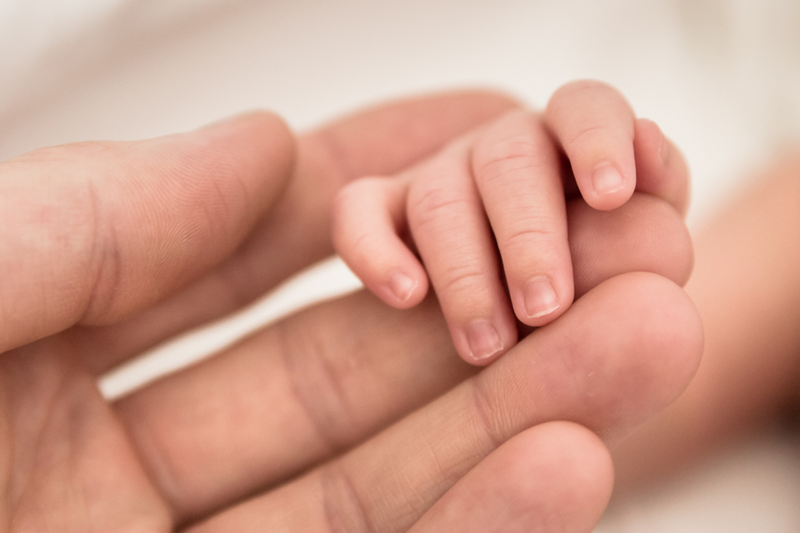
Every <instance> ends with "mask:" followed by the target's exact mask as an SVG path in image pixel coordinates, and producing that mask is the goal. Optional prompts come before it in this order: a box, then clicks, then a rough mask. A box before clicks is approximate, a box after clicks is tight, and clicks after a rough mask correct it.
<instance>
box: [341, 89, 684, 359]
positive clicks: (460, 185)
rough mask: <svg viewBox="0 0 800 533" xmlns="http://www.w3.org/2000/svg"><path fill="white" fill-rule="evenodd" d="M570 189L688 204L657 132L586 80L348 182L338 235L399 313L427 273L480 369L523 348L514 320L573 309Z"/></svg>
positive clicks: (536, 319)
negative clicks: (541, 104)
mask: <svg viewBox="0 0 800 533" xmlns="http://www.w3.org/2000/svg"><path fill="white" fill-rule="evenodd" d="M566 161H568V162H569V165H567V164H566ZM575 185H577V189H578V190H579V192H580V195H581V196H582V197H583V199H584V200H585V201H586V203H588V204H589V205H590V206H592V207H594V208H595V209H600V210H610V209H614V208H617V207H619V206H621V205H623V204H624V203H625V202H626V201H627V200H628V199H629V198H630V197H631V195H632V194H633V192H634V190H639V191H642V192H648V193H651V194H656V195H658V196H660V197H662V198H664V199H666V200H667V201H669V202H670V203H672V204H673V205H674V206H675V207H676V209H678V210H680V211H681V212H682V213H683V212H685V210H686V205H687V200H688V193H687V190H688V173H687V170H686V165H685V163H684V161H683V158H682V156H681V155H680V153H679V152H678V151H677V150H676V149H675V148H674V147H673V146H672V145H671V143H670V142H669V141H668V140H667V139H666V138H664V136H663V135H662V133H661V131H660V129H659V128H658V126H656V125H655V123H653V122H651V121H649V120H645V119H636V117H635V115H634V114H633V111H632V109H631V108H630V106H629V104H628V103H627V101H626V100H625V98H624V97H623V96H622V95H621V94H619V93H618V92H617V91H616V90H614V89H612V88H611V87H609V86H607V85H605V84H602V83H598V82H591V81H579V82H573V83H570V84H567V85H565V86H563V87H561V88H560V89H559V90H558V91H556V93H555V94H554V95H553V97H552V98H551V100H550V102H549V103H548V105H547V108H546V110H545V112H544V113H543V114H541V115H539V114H535V113H532V112H529V111H525V110H522V109H519V110H515V111H511V112H509V113H507V114H506V115H503V116H502V117H500V118H498V119H497V120H495V121H493V122H491V123H490V124H488V125H485V126H483V127H481V128H479V129H478V130H476V131H473V132H471V133H469V134H467V135H465V136H463V137H461V138H459V139H456V140H455V141H453V142H451V143H450V144H449V145H448V146H446V147H445V148H444V149H443V150H442V151H441V152H439V153H438V154H436V155H434V156H433V157H431V158H430V159H428V160H427V161H425V162H424V163H422V164H421V165H419V166H417V167H414V168H412V169H410V170H408V171H406V172H404V173H402V174H401V175H399V176H396V177H393V178H386V177H370V178H363V179H360V180H357V181H355V182H353V183H351V184H349V185H348V186H347V187H345V188H344V189H343V190H342V191H341V192H340V193H339V196H338V197H337V199H336V202H335V207H334V220H333V222H334V230H333V241H334V245H335V247H336V249H337V251H338V253H339V254H340V255H341V256H342V258H343V259H344V260H345V261H346V262H347V263H348V265H349V266H350V267H351V268H352V270H353V271H354V272H355V273H356V275H358V276H359V277H360V278H361V280H362V281H363V282H364V284H365V285H366V286H367V288H369V290H371V291H372V292H373V293H374V294H376V295H377V296H378V297H379V298H381V299H382V300H383V301H384V302H386V303H387V304H389V305H391V306H393V307H396V308H400V309H404V308H408V307H412V306H414V305H416V304H418V303H419V302H420V301H421V300H422V299H423V298H424V297H425V294H426V293H427V290H428V280H429V279H430V283H432V284H433V287H434V289H435V291H436V295H437V297H438V298H439V301H440V304H441V307H442V312H443V313H444V316H445V319H446V321H447V324H448V327H449V329H450V333H451V336H452V338H453V342H454V344H455V347H456V349H457V351H458V353H459V354H460V355H461V356H462V357H463V358H464V359H465V360H466V361H467V362H470V363H472V364H476V365H485V364H488V363H490V362H491V361H493V360H494V359H496V358H497V357H498V356H500V355H501V354H502V353H503V352H505V351H506V350H508V349H509V348H511V347H512V346H513V345H514V344H516V342H517V335H518V333H517V327H516V322H515V316H516V318H517V319H518V320H519V321H520V322H522V323H524V324H527V325H528V326H542V325H545V324H547V323H549V322H551V321H552V320H554V319H556V318H557V317H558V316H560V315H561V314H562V313H564V311H566V310H567V308H568V307H569V306H570V305H571V303H572V300H573V297H574V286H573V277H572V261H571V257H570V248H569V242H568V235H567V216H566V208H565V202H566V199H568V198H569V196H570V194H571V193H574V192H575ZM413 249H416V251H417V252H418V254H419V258H421V261H422V263H424V265H425V268H424V269H423V266H422V263H420V259H418V258H417V256H416V255H415V254H414V252H413V251H412V250H413ZM501 268H502V274H501ZM426 272H427V274H426Z"/></svg>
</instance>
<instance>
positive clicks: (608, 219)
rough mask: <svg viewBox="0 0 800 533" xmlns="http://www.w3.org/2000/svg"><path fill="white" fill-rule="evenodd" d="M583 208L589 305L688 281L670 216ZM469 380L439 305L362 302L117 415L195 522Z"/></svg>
mask: <svg viewBox="0 0 800 533" xmlns="http://www.w3.org/2000/svg"><path fill="white" fill-rule="evenodd" d="M578 202H579V203H580V204H583V206H582V207H579V206H576V207H574V208H573V209H574V212H575V213H576V215H577V216H578V217H580V222H581V224H576V225H575V226H574V228H572V229H571V234H572V237H573V239H572V242H573V243H575V248H574V249H573V251H572V256H573V258H574V260H575V262H576V268H575V272H576V275H578V276H585V277H586V278H587V279H586V280H585V281H584V280H578V282H577V283H576V288H577V290H578V291H579V295H580V294H582V293H583V292H585V291H587V290H589V288H591V287H593V286H595V285H596V284H598V283H600V282H601V281H603V280H604V279H608V278H602V277H601V276H603V275H604V276H607V277H612V276H616V275H617V274H621V273H623V272H628V271H629V269H633V270H642V271H650V272H656V273H660V274H663V275H667V276H673V279H674V280H675V281H676V282H682V281H685V277H686V273H687V272H688V270H689V267H690V264H691V261H690V260H691V256H690V253H689V251H690V250H691V243H690V240H689V237H688V232H687V231H686V228H685V226H684V225H683V224H682V222H681V220H680V217H679V216H678V214H677V213H676V212H675V210H674V209H672V208H670V207H669V206H668V205H666V204H664V203H663V202H661V201H659V200H657V199H655V198H653V197H650V196H647V195H636V196H634V197H633V198H632V199H631V201H630V202H628V203H627V204H626V205H625V206H623V207H622V208H620V209H618V210H615V211H612V212H607V213H606V212H599V211H596V210H594V209H592V208H590V207H588V206H586V205H585V204H584V203H583V202H582V201H578ZM593 217H594V218H593ZM615 220H616V221H615ZM595 224H596V225H597V228H596V229H595V228H594V226H595ZM663 247H666V248H667V249H668V250H671V251H672V252H673V253H674V254H675V257H673V258H665V257H664V256H663V255H662V253H663V252H662V251H661V249H662V248H663ZM626 250H627V252H625V253H623V252H624V251H626ZM669 263H678V265H669ZM665 265H669V266H665ZM594 271H596V272H598V275H593V276H592V277H589V276H587V274H586V273H587V272H594ZM590 284H591V285H590ZM634 301H636V299H634ZM581 335H582V334H578V333H576V334H575V335H573V336H572V337H571V338H574V339H578V338H580V337H581ZM473 372H474V368H471V367H469V366H467V365H466V364H464V363H463V362H462V361H461V360H460V359H459V358H458V357H456V355H455V353H454V351H453V347H452V343H451V341H450V338H449V336H448V334H447V331H446V329H445V326H444V323H443V318H442V316H441V313H440V311H439V308H438V306H437V305H436V303H435V302H432V301H427V302H423V303H422V304H421V305H419V306H417V307H416V308H414V309H413V310H408V311H403V312H400V311H396V310H391V309H389V308H386V307H385V306H384V305H382V304H381V303H380V302H378V301H377V300H375V299H374V298H371V297H370V295H369V294H366V293H360V294H356V295H353V296H350V297H348V298H345V299H342V300H338V301H336V302H329V303H326V304H324V305H321V306H317V307H314V308H311V309H308V310H306V311H304V312H302V313H299V314H297V315H294V316H292V317H290V318H288V319H286V320H284V321H282V322H280V323H278V324H275V325H274V326H272V327H270V328H268V329H266V330H264V331H262V332H259V333H258V334H257V335H255V336H253V337H251V338H249V339H247V340H245V341H244V342H242V343H240V344H239V345H237V346H236V347H234V348H233V349H231V350H230V351H228V352H227V353H224V354H221V355H219V356H217V357H214V358H212V359H209V360H207V361H204V362H203V363H201V364H199V365H196V366H194V367H192V368H190V369H187V370H185V371H183V372H180V373H178V374H174V375H172V376H169V377H167V378H165V379H163V380H161V381H159V382H156V383H154V384H152V385H150V386H149V387H147V388H145V389H143V390H141V391H138V392H136V393H134V394H133V395H131V396H129V397H127V398H124V399H122V400H121V401H119V402H118V403H117V410H118V413H119V416H120V417H121V419H122V420H123V421H124V422H125V424H126V425H127V427H128V431H129V432H130V434H131V435H132V437H133V439H134V440H135V441H136V442H137V445H138V448H139V453H140V454H141V456H142V458H143V460H144V461H145V462H146V463H147V464H148V465H149V467H148V468H149V470H150V472H151V474H152V476H153V478H154V479H155V480H157V483H158V485H159V486H160V487H161V488H162V491H163V493H164V494H165V495H166V497H167V499H168V500H169V501H170V502H171V504H172V506H173V509H175V515H176V516H178V517H182V518H184V519H185V518H190V517H197V516H202V515H204V514H207V513H209V512H211V511H212V510H214V509H217V508H219V507H221V506H223V505H225V504H227V503H230V502H231V501H235V500H239V499H241V498H243V497H245V496H246V495H248V494H251V493H252V492H253V491H255V490H257V489H258V488H260V487H264V486H269V485H272V484H275V483H279V482H280V481H282V480H285V479H287V478H288V477H290V476H292V475H294V474H295V473H296V472H298V471H301V470H304V469H305V468H307V467H308V465H311V464H316V463H318V462H320V461H323V460H325V459H328V458H330V457H331V456H333V455H335V454H337V453H339V452H340V451H341V450H346V449H348V448H350V447H351V446H353V445H354V444H355V443H357V442H359V441H361V440H363V439H364V438H366V437H368V436H369V435H371V434H373V433H375V432H376V431H378V430H379V429H381V428H383V427H385V426H386V425H388V424H390V423H391V422H393V421H395V420H397V419H399V418H400V417H402V416H404V415H405V414H407V413H409V412H411V411H413V410H414V409H416V408H419V407H420V406H422V405H424V404H425V403H427V402H429V401H431V400H432V399H433V398H436V397H437V396H440V395H441V394H442V393H444V392H445V391H446V390H448V389H450V388H451V387H452V386H454V385H455V384H456V383H458V382H460V381H462V380H463V379H465V378H466V377H468V376H469V375H471V374H472V373H473ZM198 464H202V465H204V466H203V468H198V467H197V465H198Z"/></svg>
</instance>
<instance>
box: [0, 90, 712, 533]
mask: <svg viewBox="0 0 800 533" xmlns="http://www.w3.org/2000/svg"><path fill="white" fill-rule="evenodd" d="M513 107H514V104H513V103H512V102H510V101H509V100H507V99H505V98H503V97H501V96H497V95H491V94H485V93H461V94H450V95H441V96H436V97H428V98H422V99H417V100H411V101H405V102H399V103H396V104H392V105H385V106H382V107H379V108H375V109H372V110H370V111H366V112H364V113H361V114H359V115H355V116H352V117H348V118H346V119H343V120H341V121H338V122H336V123H334V124H331V125H328V126H325V127H322V128H320V129H318V130H315V131H313V132H311V133H309V134H307V135H303V136H301V137H299V138H298V139H294V138H293V137H292V136H291V134H290V133H289V132H288V131H287V130H286V128H285V126H284V125H283V124H282V123H281V122H280V121H279V120H278V119H276V118H275V117H274V116H271V115H269V114H265V113H257V114H252V115H248V116H244V117H239V118H236V119H233V120H231V121H228V122H225V123H222V124H218V125H216V126H212V127H209V128H206V129H203V130H199V131H197V132H190V133H187V134H181V135H174V136H169V137H164V138H160V139H154V140H149V141H141V142H133V143H88V144H81V145H67V146H62V147H57V148H51V149H45V150H40V151H36V152H33V153H31V154H28V155H26V156H23V157H21V158H17V159H15V160H11V161H8V162H5V163H2V164H0V176H1V177H2V179H0V205H1V207H0V219H1V220H2V223H0V233H2V236H1V238H0V295H2V296H0V298H2V300H0V304H1V305H0V323H2V324H3V327H2V329H0V352H3V353H2V356H0V382H1V383H0V384H1V385H2V386H0V391H2V393H1V394H0V466H1V467H2V468H0V486H2V489H3V492H4V494H5V497H4V498H3V503H2V504H0V526H2V528H3V530H4V531H58V532H59V533H62V532H72V531H75V532H91V531H97V532H106V531H115V532H144V531H147V532H168V531H179V530H181V531H183V530H186V531H194V532H217V531H219V532H229V531H239V532H249V531H254V532H255V531H258V532H263V531H278V532H280V531H310V532H316V531H319V532H329V531H348V532H360V531H365V532H366V531H369V532H380V533H388V532H399V531H415V532H417V533H420V532H422V533H424V532H436V531H464V532H468V533H469V532H471V531H484V532H485V531H530V530H531V529H537V528H538V529H537V530H540V531H554V532H555V531H558V532H561V531H574V532H589V531H591V530H592V528H593V527H594V525H595V523H596V521H597V520H598V518H599V516H600V514H601V513H602V511H603V509H604V507H605V504H606V501H607V499H608V497H609V494H610V490H611V485H612V481H613V474H612V468H611V463H610V458H609V457H610V456H609V452H608V448H607V446H608V444H609V443H613V442H616V441H619V440H620V439H621V438H623V436H624V435H626V434H628V433H629V432H630V431H631V430H632V429H633V428H634V427H635V426H637V425H638V424H640V423H641V422H642V421H644V420H646V419H648V418H650V417H652V416H653V415H654V414H655V413H657V412H658V411H659V410H661V409H663V408H664V407H665V406H666V405H668V404H669V403H670V402H671V401H673V399H674V398H675V397H677V396H678V395H679V394H680V392H681V391H682V390H683V389H684V388H685V386H686V385H687V383H688V381H689V379H690V378H691V376H692V374H693V373H694V370H695V368H696V366H697V362H698V357H699V353H700V349H701V341H702V331H701V327H700V324H699V320H698V317H697V315H696V313H695V311H694V308H693V306H692V304H691V302H690V301H689V300H688V298H687V297H686V296H685V294H684V293H683V291H682V290H681V289H680V288H679V285H680V284H682V283H684V282H685V280H686V278H687V277H688V273H689V270H690V268H691V245H690V242H689V239H688V235H687V233H686V229H685V227H684V226H683V223H682V221H681V219H680V216H679V215H678V214H677V212H676V211H675V210H674V209H673V208H672V207H671V206H670V205H668V204H667V203H665V202H663V201H661V200H659V199H657V198H653V197H648V196H640V195H634V197H633V198H632V199H631V200H629V201H628V202H627V203H626V204H625V206H623V207H622V208H620V209H617V210H615V211H613V212H608V213H606V212H600V211H597V210H594V209H591V208H589V207H588V206H586V204H585V203H583V202H582V201H580V200H576V201H572V202H570V203H569V205H568V207H567V212H568V215H567V220H568V223H569V225H570V226H569V231H570V246H571V250H570V253H571V256H572V260H573V263H574V272H575V293H576V295H577V296H578V297H579V299H578V300H577V301H576V302H575V304H574V305H572V307H571V308H570V309H569V310H568V311H566V312H565V313H564V314H563V315H562V317H561V319H560V320H558V321H556V322H554V323H553V324H550V325H548V326H546V327H542V328H539V329H538V330H537V331H536V332H534V333H533V334H531V335H530V336H528V337H527V338H526V339H524V340H523V341H521V342H520V343H519V344H518V345H516V346H515V347H514V348H512V349H511V350H509V352H508V353H507V354H506V356H505V357H503V359H502V360H501V361H498V362H497V364H495V365H492V366H491V367H490V368H488V369H486V370H483V371H480V372H479V371H478V370H477V369H475V368H474V367H471V366H469V365H466V364H464V363H463V362H461V361H460V359H459V358H458V357H457V356H456V355H455V352H454V351H453V349H452V347H451V343H450V340H449V336H448V333H447V330H446V328H445V325H444V321H443V318H442V316H441V314H440V312H439V310H438V306H437V304H436V302H435V301H434V300H433V299H432V298H429V299H427V300H426V301H425V302H423V303H421V304H420V305H418V306H417V307H416V308H415V309H413V310H409V311H402V312H401V311H396V310H392V309H390V308H388V307H387V306H385V305H383V304H382V303H381V302H379V301H378V300H376V299H375V298H373V297H372V296H371V295H369V294H366V293H360V294H357V295H353V296H350V297H348V298H345V299H342V300H339V301H335V302H329V303H326V304H323V305H320V306H317V307H315V308H312V309H309V310H307V311H305V312H303V313H300V314H298V315H296V316H294V317H290V318H288V319H286V320H284V321H282V322H281V323H279V324H276V325H274V326H272V327H270V328H267V329H265V330H264V331H262V332H260V333H258V334H257V335H254V336H253V337H251V338H249V339H247V340H246V341H244V342H242V343H241V344H239V345H237V346H235V347H233V348H231V349H229V350H227V351H226V352H224V353H222V354H219V355H218V356H217V357H215V358H213V359H211V360H208V361H206V362H204V363H202V364H199V365H197V366H195V367H193V368H191V369H188V370H185V371H183V372H180V373H178V374H175V375H172V376H170V377H167V378H165V379H162V380H161V381H159V382H157V383H155V384H153V385H151V386H149V387H147V388H145V389H143V390H140V391H137V392H135V393H134V394H132V395H130V396H128V397H126V398H124V399H122V400H120V401H117V402H114V403H108V402H106V401H104V400H103V399H102V397H101V396H100V395H99V393H98V391H97V389H96V387H95V378H96V376H97V375H98V374H100V373H102V372H103V371H105V370H107V369H108V368H111V367H113V366H114V365H116V364H118V363H119V362H121V361H125V360H126V359H128V358H130V357H132V356H134V355H135V354H137V353H139V352H141V351H142V350H143V349H146V348H148V347H150V346H153V345H154V344H156V343H158V342H160V341H162V340H163V339H165V338H168V337H170V336H172V335H175V334H177V333H180V332H182V331H185V330H186V329H188V328H191V327H192V326H194V325H197V324H199V323H202V322H204V321H207V320H209V319H213V318H215V317H218V316H222V315H224V314H226V313H229V312H230V311H231V310H233V309H236V308H237V307H239V306H240V305H242V304H243V303H246V302H248V301H250V300H252V299H253V298H255V297H257V296H258V295H260V294H261V293H263V291H264V290H266V289H268V288H269V287H272V286H274V285H275V284H276V283H278V282H279V281H280V280H282V279H284V278H285V277H287V276H289V275H291V274H292V273H294V272H296V271H297V270H298V269H299V268H301V267H302V266H304V265H307V264H309V263H310V262H312V261H314V260H316V259H319V258H321V257H324V256H326V255H329V254H330V253H331V252H332V250H333V248H332V244H331V242H330V239H329V235H330V222H329V220H330V210H331V199H332V198H333V196H335V193H336V191H338V190H339V189H340V188H341V187H342V186H343V185H344V184H345V183H347V182H348V181H350V180H352V179H354V178H356V177H357V176H361V175H366V174H384V175H391V174H394V173H397V172H399V171H401V170H402V169H404V168H408V167H410V166H413V165H415V164H419V163H420V162H421V161H422V160H424V159H425V158H426V157H427V156H429V155H430V154H432V153H435V152H436V151H438V150H439V149H441V147H442V146H443V145H444V144H445V143H447V142H448V141H450V140H451V139H453V138H457V137H458V136H459V135H461V134H464V133H466V132H469V131H470V130H472V129H474V128H475V127H476V126H478V125H480V124H482V123H484V122H486V121H488V120H491V119H493V118H494V117H497V116H499V115H500V114H503V113H505V112H506V111H508V110H509V109H511V108H513ZM665 243H666V244H668V246H666V248H667V249H668V250H669V251H670V253H669V254H667V255H666V256H665V254H664V252H663V250H664V248H665ZM587 399H591V400H590V401H587Z"/></svg>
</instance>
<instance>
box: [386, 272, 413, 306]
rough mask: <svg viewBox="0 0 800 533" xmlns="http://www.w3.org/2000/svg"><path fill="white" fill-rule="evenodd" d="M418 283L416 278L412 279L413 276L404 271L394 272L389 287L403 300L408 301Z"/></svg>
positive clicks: (390, 277)
mask: <svg viewBox="0 0 800 533" xmlns="http://www.w3.org/2000/svg"><path fill="white" fill-rule="evenodd" d="M417 285H419V283H418V282H417V281H416V280H413V279H411V277H409V276H407V275H405V274H403V273H402V272H393V273H392V275H391V276H389V289H391V291H392V293H393V294H394V295H395V297H396V298H397V299H398V300H400V301H401V302H406V301H408V299H409V298H411V294H412V293H413V292H414V289H416V288H417Z"/></svg>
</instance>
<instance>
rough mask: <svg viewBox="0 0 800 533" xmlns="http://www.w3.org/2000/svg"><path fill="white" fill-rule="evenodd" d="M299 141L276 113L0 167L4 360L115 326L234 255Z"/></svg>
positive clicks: (51, 151) (79, 147) (65, 150)
mask: <svg viewBox="0 0 800 533" xmlns="http://www.w3.org/2000/svg"><path fill="white" fill-rule="evenodd" d="M293 151H294V150H293V139H292V137H291V135H290V134H289V132H288V130H287V129H286V127H285V125H284V124H283V123H282V122H281V121H280V120H279V119H278V118H277V117H275V116H274V115H270V114H267V113H258V114H252V115H248V116H244V117H239V118H237V119H234V120H231V121H229V122H226V123H221V124H217V125H214V126H211V127H208V128H203V129H201V130H197V131H194V132H191V133H186V134H180V135H172V136H169V137H162V138H159V139H153V140H149V141H141V142H132V143H83V144H74V145H65V146H60V147H55V148H48V149H43V150H37V151H35V152H31V153H29V154H26V155H24V156H21V157H18V158H16V159H12V160H10V161H7V162H5V163H2V164H0V176H2V179H0V232H2V237H0V294H2V295H3V302H2V305H0V322H2V324H3V327H2V329H1V330H0V352H3V351H6V350H8V349H10V348H13V347H15V346H19V345H22V344H25V343H28V342H30V341H32V340H35V339H38V338H41V337H44V336H47V335H50V334H53V333H55V332H58V331H61V330H63V329H66V328H68V327H70V326H72V325H73V324H76V323H82V324H108V323H111V322H115V321H118V320H119V319H121V318H122V317H124V316H126V315H129V314H131V313H132V312H134V311H137V310H140V309H142V308H143V307H145V306H148V305H151V304H153V303H155V302H157V301H159V300H161V299H163V298H164V297H166V296H167V295H168V294H170V293H171V292H174V291H175V290H176V289H177V288H180V287H182V286H185V285H186V284H187V283H189V282H190V281H193V280H194V279H196V278H197V277H198V276H200V275H201V274H202V273H203V272H205V271H207V270H209V269H210V268H211V267H213V266H214V265H216V264H218V263H219V262H221V261H222V260H223V259H224V258H225V257H226V256H227V255H229V254H230V253H231V252H232V251H233V250H234V249H235V248H236V247H237V246H238V244H239V243H241V242H242V240H243V239H244V237H245V236H246V235H247V233H248V232H249V231H250V230H251V229H252V227H253V226H254V225H255V223H256V222H257V221H258V219H259V218H260V217H261V215H262V213H263V212H264V211H265V210H266V209H267V208H268V207H269V205H270V204H271V203H272V202H273V200H274V199H275V198H276V197H277V195H278V193H279V192H280V191H281V189H282V188H283V186H284V183H285V180H286V178H287V177H288V174H289V172H290V167H291V162H292V157H293Z"/></svg>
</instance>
